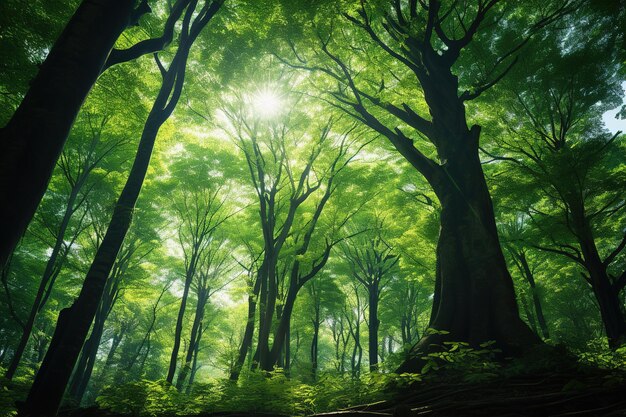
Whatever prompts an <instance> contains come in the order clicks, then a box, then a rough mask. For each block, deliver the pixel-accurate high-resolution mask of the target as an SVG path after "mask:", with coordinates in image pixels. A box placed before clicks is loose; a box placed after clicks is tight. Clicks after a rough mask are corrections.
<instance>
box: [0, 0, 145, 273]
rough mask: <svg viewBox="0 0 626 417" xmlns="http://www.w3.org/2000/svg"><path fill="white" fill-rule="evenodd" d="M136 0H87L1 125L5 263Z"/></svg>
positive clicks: (0, 224) (0, 254) (0, 245)
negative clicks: (3, 125) (22, 96)
mask: <svg viewBox="0 0 626 417" xmlns="http://www.w3.org/2000/svg"><path fill="white" fill-rule="evenodd" d="M133 4H134V1H132V0H101V1H96V0H84V1H83V2H82V3H81V5H80V6H79V7H78V9H77V11H76V13H74V16H72V18H71V19H70V21H69V22H68V24H67V26H66V27H65V29H64V31H63V33H62V34H61V36H60V37H59V38H58V39H57V41H56V43H55V44H54V46H53V47H52V49H51V50H50V53H49V54H48V57H47V58H46V60H45V61H44V63H43V65H42V66H41V69H40V70H39V73H38V74H37V76H36V77H35V79H34V80H33V81H32V82H31V87H30V89H29V91H28V93H27V94H26V96H25V97H24V100H22V103H21V104H20V106H19V108H18V109H17V110H16V112H15V113H14V114H13V117H12V118H11V120H10V121H9V122H8V123H7V125H6V126H5V127H4V128H2V129H0V167H1V168H0V201H1V202H2V204H0V236H2V240H0V265H4V264H5V263H6V261H7V259H8V256H9V254H10V253H11V252H12V251H13V248H14V247H15V245H16V244H17V242H18V240H19V239H20V237H21V236H22V235H23V233H24V231H25V230H26V227H27V226H28V223H29V222H30V220H31V219H32V217H33V215H34V213H35V210H36V209H37V206H38V205H39V202H40V201H41V198H42V197H43V194H44V193H45V191H46V188H47V186H48V181H49V180H50V177H51V175H52V171H53V169H54V166H55V164H56V161H57V159H58V157H59V155H60V153H61V151H62V149H63V146H64V144H65V140H66V138H67V135H68V133H69V131H70V128H71V126H72V124H73V122H74V119H75V117H76V115H77V114H78V111H79V109H80V107H81V105H82V103H83V101H84V100H85V97H86V96H87V94H88V93H89V90H90V89H91V87H92V86H93V84H94V83H95V81H96V79H97V78H98V76H99V75H100V72H101V71H102V68H103V66H104V63H105V61H106V59H107V57H108V55H109V52H110V51H111V49H112V48H113V45H114V43H115V41H116V40H117V38H118V37H119V36H120V34H121V33H122V32H123V31H124V29H126V27H127V25H128V24H129V23H130V17H131V14H132V12H133Z"/></svg>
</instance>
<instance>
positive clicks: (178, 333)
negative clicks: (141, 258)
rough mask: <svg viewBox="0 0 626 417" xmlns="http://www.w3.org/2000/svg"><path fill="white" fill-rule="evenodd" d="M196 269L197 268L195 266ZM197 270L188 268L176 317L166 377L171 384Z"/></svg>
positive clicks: (192, 261) (192, 262) (192, 263)
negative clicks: (192, 282)
mask: <svg viewBox="0 0 626 417" xmlns="http://www.w3.org/2000/svg"><path fill="white" fill-rule="evenodd" d="M196 255H197V254H196V253H194V254H193V256H192V260H191V263H190V264H191V265H194V259H195V256H196ZM194 269H195V268H194ZM194 273H195V271H194V270H193V269H192V270H188V271H187V274H186V275H187V276H186V278H185V287H184V290H183V296H182V298H181V300H180V308H179V309H178V318H177V319H176V328H175V330H174V347H172V353H171V355H170V364H169V367H168V370H167V377H166V378H165V379H166V381H167V382H169V383H170V384H171V383H172V381H174V374H175V373H176V363H177V362H178V351H179V350H180V339H181V337H182V334H183V321H184V319H185V309H186V308H187V298H188V297H189V288H190V287H191V281H193V276H194Z"/></svg>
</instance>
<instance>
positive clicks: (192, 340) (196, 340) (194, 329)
mask: <svg viewBox="0 0 626 417" xmlns="http://www.w3.org/2000/svg"><path fill="white" fill-rule="evenodd" d="M208 297H209V293H208V291H206V290H203V291H200V293H199V294H198V302H197V304H196V313H195V315H194V319H193V324H192V325H191V336H190V337H189V346H188V348H187V354H186V356H185V362H184V363H183V366H182V367H181V369H180V372H179V375H178V379H177V380H176V388H177V389H178V390H179V391H180V390H182V388H183V385H184V384H185V380H186V379H187V375H188V374H189V373H190V372H193V369H194V368H193V364H192V362H193V359H194V357H195V354H196V352H197V350H198V348H199V346H200V338H201V337H202V321H203V320H204V310H205V307H206V304H207V302H208V299H209V298H208ZM190 383H191V382H190Z"/></svg>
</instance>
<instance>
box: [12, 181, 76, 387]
mask: <svg viewBox="0 0 626 417" xmlns="http://www.w3.org/2000/svg"><path fill="white" fill-rule="evenodd" d="M84 180H85V178H83V180H82V181H80V182H77V183H76V184H74V186H73V187H72V190H71V192H70V195H69V197H68V199H67V203H66V206H65V211H64V213H63V218H62V219H61V223H60V225H59V230H58V231H57V235H56V240H55V242H54V246H53V247H52V252H51V253H50V257H49V258H48V262H47V263H46V268H45V269H44V272H43V275H42V277H41V281H40V283H39V288H38V289H37V293H36V295H35V300H34V301H33V305H32V307H31V309H30V313H29V315H28V319H27V321H26V323H25V324H24V328H23V331H22V335H21V337H20V341H19V343H18V345H17V348H16V349H15V352H14V353H13V357H12V358H11V363H10V364H9V366H8V368H7V372H6V374H5V377H6V378H7V379H11V378H13V375H15V371H16V370H17V367H18V366H19V363H20V361H21V359H22V355H23V354H24V350H25V349H26V345H27V344H28V340H29V339H30V336H31V333H32V331H33V326H34V324H35V320H36V319H37V315H38V314H39V312H41V310H42V309H43V307H44V305H45V303H46V301H47V299H48V295H49V294H50V293H51V292H52V287H53V286H54V283H55V281H56V278H57V276H58V275H59V273H60V272H61V267H62V266H63V263H64V261H65V259H66V257H67V254H68V251H69V246H66V243H65V234H66V232H67V229H68V226H69V224H70V220H71V219H72V215H73V214H74V213H75V211H76V208H77V207H75V203H76V199H77V198H78V193H79V191H80V189H81V188H82V185H83V184H84ZM76 234H78V231H76ZM76 237H77V236H73V237H72V239H71V242H74V240H75V239H76Z"/></svg>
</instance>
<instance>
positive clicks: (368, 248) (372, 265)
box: [342, 218, 399, 372]
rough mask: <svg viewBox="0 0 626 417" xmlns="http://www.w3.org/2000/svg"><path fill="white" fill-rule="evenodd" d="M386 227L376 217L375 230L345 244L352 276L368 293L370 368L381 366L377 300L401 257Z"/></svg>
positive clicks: (344, 249)
mask: <svg viewBox="0 0 626 417" xmlns="http://www.w3.org/2000/svg"><path fill="white" fill-rule="evenodd" d="M369 223H370V224H372V222H369ZM383 228H384V220H383V219H380V218H376V219H375V220H374V221H373V232H371V233H367V234H363V235H361V236H358V238H354V239H353V240H351V241H350V242H349V244H348V243H346V244H343V245H342V251H343V256H344V258H345V259H346V261H347V262H348V264H349V265H350V273H351V275H352V278H354V279H355V280H357V281H358V282H359V283H360V284H361V285H363V288H364V289H365V291H366V292H367V296H368V323H367V326H368V330H369V334H368V355H369V366H370V371H371V372H374V371H377V370H378V328H379V326H380V320H379V318H378V304H379V302H380V298H381V294H382V291H383V290H384V289H385V287H386V286H387V285H388V284H389V281H390V280H391V278H392V275H391V272H392V270H393V268H394V267H395V266H396V264H397V263H398V260H399V258H398V255H396V254H394V252H393V247H392V246H390V244H389V243H388V242H387V241H386V240H385V239H384V238H383V232H382V230H383ZM356 239H358V242H356Z"/></svg>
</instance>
